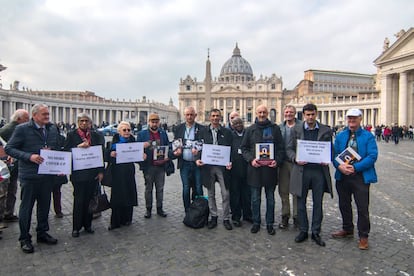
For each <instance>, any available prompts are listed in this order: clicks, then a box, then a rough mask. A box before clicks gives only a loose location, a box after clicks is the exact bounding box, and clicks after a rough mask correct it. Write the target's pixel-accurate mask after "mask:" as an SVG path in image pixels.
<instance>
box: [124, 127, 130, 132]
mask: <svg viewBox="0 0 414 276" xmlns="http://www.w3.org/2000/svg"><path fill="white" fill-rule="evenodd" d="M122 131H123V132H130V131H131V129H130V128H124V129H123V130H122Z"/></svg>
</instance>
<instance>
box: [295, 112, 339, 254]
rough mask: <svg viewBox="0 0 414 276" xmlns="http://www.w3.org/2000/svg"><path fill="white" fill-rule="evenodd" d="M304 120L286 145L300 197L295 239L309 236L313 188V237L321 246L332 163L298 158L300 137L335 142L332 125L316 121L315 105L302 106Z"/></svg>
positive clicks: (299, 239) (298, 239) (297, 193)
mask: <svg viewBox="0 0 414 276" xmlns="http://www.w3.org/2000/svg"><path fill="white" fill-rule="evenodd" d="M302 112H303V117H304V122H303V123H302V124H296V125H295V127H294V131H293V133H292V137H291V139H290V142H289V145H288V148H287V155H288V156H287V158H288V159H289V160H291V162H292V163H294V164H293V167H292V173H291V175H290V192H291V193H292V194H293V195H296V196H297V197H298V220H299V230H300V233H299V235H298V236H297V237H296V238H295V242H297V243H300V242H303V241H305V240H306V239H308V229H309V222H308V213H307V208H306V199H307V197H308V191H309V190H310V189H312V201H313V214H312V228H311V230H312V240H313V241H314V242H315V243H316V244H317V245H319V246H325V242H324V241H323V240H322V238H321V236H320V235H319V233H320V232H321V225H322V218H323V211H322V202H323V195H324V193H325V192H328V193H330V194H331V196H332V180H331V175H330V172H329V166H328V165H329V164H324V163H308V162H304V161H296V150H297V148H296V147H297V140H299V139H300V140H309V141H325V142H331V143H332V131H331V128H330V127H328V126H326V125H323V124H321V123H319V122H318V121H317V120H316V117H317V107H316V105H314V104H306V105H305V106H304V107H303V109H302Z"/></svg>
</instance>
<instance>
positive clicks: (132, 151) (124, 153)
mask: <svg viewBox="0 0 414 276" xmlns="http://www.w3.org/2000/svg"><path fill="white" fill-rule="evenodd" d="M140 161H144V143H141V142H134V143H120V144H116V163H117V164H121V163H131V162H140Z"/></svg>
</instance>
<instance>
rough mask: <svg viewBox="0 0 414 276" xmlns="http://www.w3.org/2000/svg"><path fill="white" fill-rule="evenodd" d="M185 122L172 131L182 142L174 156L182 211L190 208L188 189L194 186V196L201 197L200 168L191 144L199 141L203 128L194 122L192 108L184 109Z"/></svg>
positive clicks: (175, 137) (194, 112) (195, 115)
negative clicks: (179, 184) (180, 190)
mask: <svg viewBox="0 0 414 276" xmlns="http://www.w3.org/2000/svg"><path fill="white" fill-rule="evenodd" d="M184 116H185V122H184V123H182V124H180V125H178V126H177V127H176V128H175V130H174V139H181V140H182V148H177V149H176V151H175V152H174V155H175V156H176V157H178V165H177V167H178V169H180V176H181V182H182V183H183V203H184V210H185V211H187V210H188V207H190V201H191V200H190V187H191V183H193V184H194V186H193V188H194V189H195V195H196V196H197V195H198V196H202V195H203V186H202V184H201V175H200V168H199V167H197V165H196V163H195V160H196V153H197V151H196V150H195V149H194V146H193V143H194V142H195V141H198V140H200V137H199V134H200V130H201V129H203V128H204V127H203V126H202V125H200V124H199V123H196V122H195V118H196V117H197V113H196V111H195V109H194V107H192V106H188V107H186V108H185V109H184Z"/></svg>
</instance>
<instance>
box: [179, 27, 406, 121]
mask: <svg viewBox="0 0 414 276" xmlns="http://www.w3.org/2000/svg"><path fill="white" fill-rule="evenodd" d="M395 37H396V41H395V42H394V43H392V44H391V45H390V41H389V39H388V38H386V39H385V41H384V46H383V52H382V54H381V55H380V56H379V57H378V58H377V59H375V61H374V64H375V66H376V67H377V74H360V73H354V72H342V71H334V70H315V69H309V70H307V71H305V73H304V78H303V80H301V81H300V82H299V83H298V85H296V87H295V88H294V89H292V90H287V89H283V82H282V78H281V77H277V76H276V74H272V75H271V76H270V77H263V76H260V77H259V78H256V77H255V76H254V74H253V70H252V68H251V66H250V64H249V62H247V61H246V60H245V59H244V58H243V57H242V56H241V54H240V49H239V48H238V46H237V44H236V47H235V49H234V50H233V55H232V57H231V58H230V59H229V60H227V61H226V62H225V63H224V65H223V66H222V68H221V72H220V76H218V77H215V78H214V79H212V76H211V63H210V59H209V57H208V58H207V62H206V74H205V79H204V80H203V81H197V79H196V78H195V77H194V78H193V77H190V76H187V77H186V78H185V79H181V80H180V84H179V92H178V96H179V111H180V116H181V119H183V117H182V116H183V112H184V108H185V107H186V106H194V107H195V109H196V110H197V112H198V117H197V119H198V121H200V122H207V121H208V111H209V110H210V109H211V108H218V109H220V110H221V111H222V114H223V123H224V124H227V123H228V115H229V114H230V112H231V111H233V110H236V111H238V112H239V114H240V116H241V117H242V118H243V120H244V121H245V123H246V124H247V125H249V124H251V123H252V122H254V119H255V109H256V107H257V106H258V105H260V104H265V105H266V106H268V107H269V109H270V119H271V121H273V122H275V123H279V122H281V121H282V120H283V111H282V108H283V106H285V105H286V104H291V105H293V106H295V107H296V109H297V111H298V117H299V118H301V115H302V114H301V110H302V107H303V106H304V105H305V104H307V103H314V104H316V105H317V107H318V118H319V120H320V121H321V122H322V123H324V124H328V125H330V126H342V125H344V124H345V113H346V111H347V110H348V109H350V108H359V109H361V111H362V112H363V114H364V116H363V122H362V123H363V124H364V125H372V126H375V125H391V124H395V123H398V124H399V125H400V126H403V125H406V126H408V125H413V124H414V108H413V107H414V28H410V29H409V30H408V31H404V30H401V31H399V32H398V33H397V34H395Z"/></svg>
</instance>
